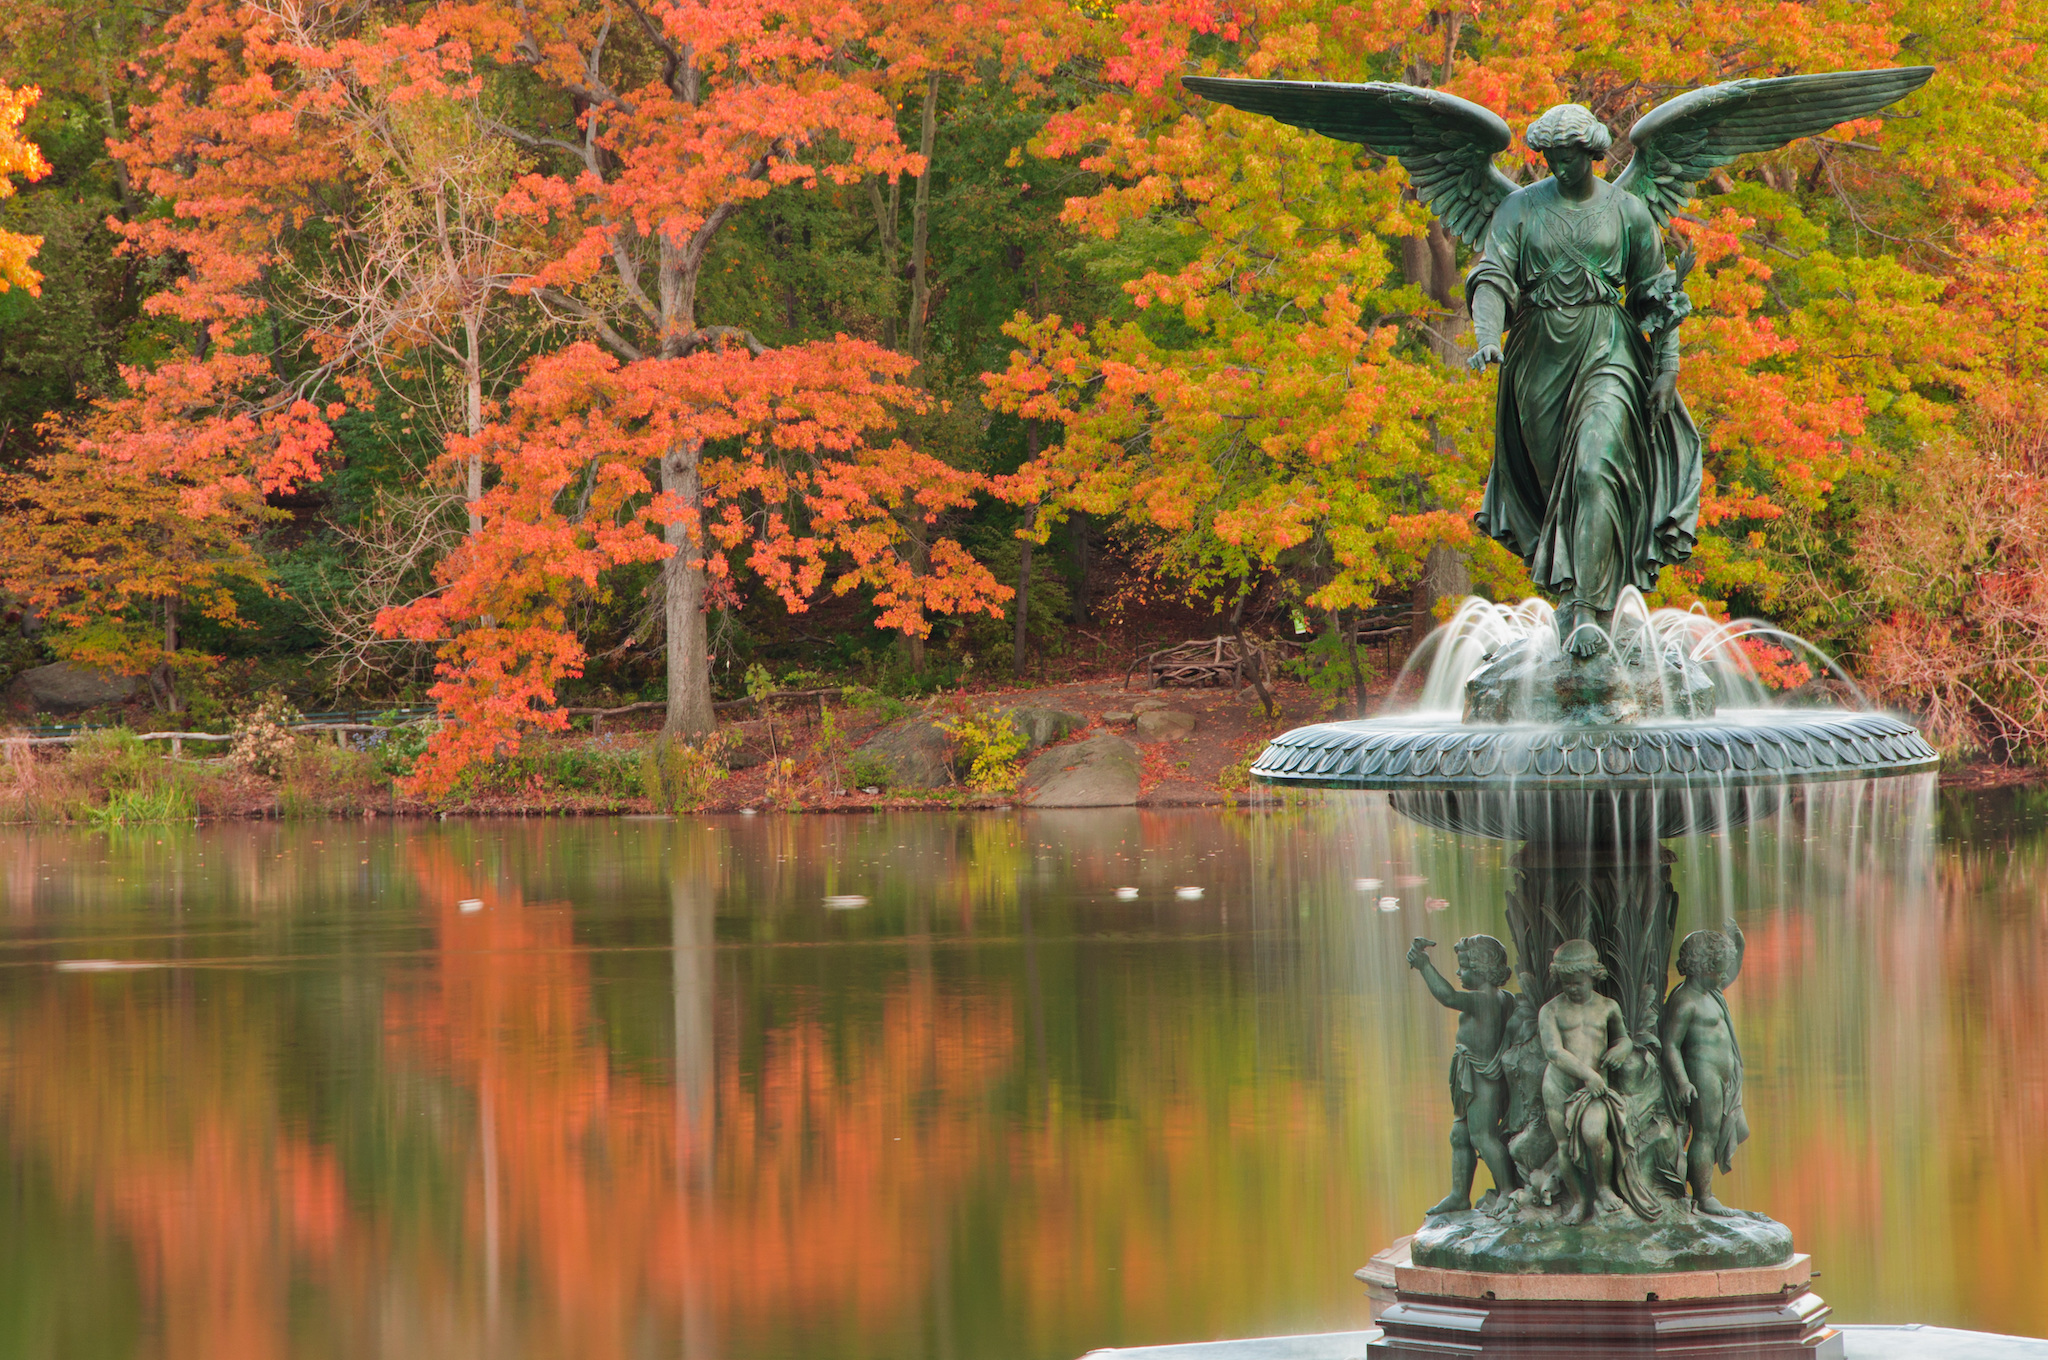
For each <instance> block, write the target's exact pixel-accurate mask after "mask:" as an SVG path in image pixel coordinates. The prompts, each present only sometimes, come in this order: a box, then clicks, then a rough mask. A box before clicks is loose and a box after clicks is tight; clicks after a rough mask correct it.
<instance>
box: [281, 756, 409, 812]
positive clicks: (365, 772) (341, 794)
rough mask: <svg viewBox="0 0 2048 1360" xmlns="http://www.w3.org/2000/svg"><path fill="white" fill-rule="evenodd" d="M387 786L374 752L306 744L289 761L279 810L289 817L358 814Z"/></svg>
mask: <svg viewBox="0 0 2048 1360" xmlns="http://www.w3.org/2000/svg"><path fill="white" fill-rule="evenodd" d="M384 787H385V781H384V773H383V769H382V767H381V765H380V763H379V761H378V759H377V757H376V755H375V754H373V753H372V752H369V751H350V750H346V749H344V748H342V747H339V746H329V745H328V744H326V743H325V742H306V743H304V744H303V745H302V746H301V747H300V749H299V750H297V751H295V752H294V753H293V754H292V755H291V757H290V758H289V759H288V760H286V761H285V764H284V769H283V773H282V775H281V776H280V782H279V787H278V791H277V806H278V811H279V812H280V813H281V814H282V815H284V816H286V817H321V816H326V815H327V814H329V813H334V812H355V811H357V810H358V809H360V808H362V807H363V806H364V805H365V804H367V803H369V802H370V801H371V800H372V799H374V798H375V797H376V796H377V795H378V794H380V793H382V792H383V791H384Z"/></svg>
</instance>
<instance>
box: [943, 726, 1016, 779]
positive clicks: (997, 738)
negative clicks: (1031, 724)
mask: <svg viewBox="0 0 2048 1360" xmlns="http://www.w3.org/2000/svg"><path fill="white" fill-rule="evenodd" d="M938 729H939V730H940V731H941V732H944V733H945V734H946V735H947V736H949V737H951V738H952V739H953V740H954V742H955V743H956V744H957V745H958V747H959V757H958V759H959V762H960V763H962V764H965V765H967V766H968V775H967V782H968V784H969V786H971V787H972V788H974V789H976V790H978V791H979V792H982V793H1008V792H1009V791H1010V790H1012V789H1014V788H1016V787H1017V779H1018V777H1019V776H1020V775H1021V774H1022V773H1023V771H1022V770H1020V769H1019V768H1018V766H1017V757H1019V756H1021V755H1023V754H1024V748H1025V747H1026V746H1027V745H1029V744H1030V743H1029V741H1028V739H1027V738H1026V737H1025V735H1024V734H1023V733H1022V732H1020V731H1018V730H1017V724H1015V723H1013V722H1011V721H1010V715H1009V714H1007V713H1003V712H1000V711H998V712H970V713H963V714H961V715H960V716H959V717H957V718H954V719H952V720H951V721H948V722H941V723H939V724H938Z"/></svg>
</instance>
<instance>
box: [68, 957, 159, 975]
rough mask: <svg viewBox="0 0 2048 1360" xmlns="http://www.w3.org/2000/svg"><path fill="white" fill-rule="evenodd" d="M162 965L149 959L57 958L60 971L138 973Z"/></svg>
mask: <svg viewBox="0 0 2048 1360" xmlns="http://www.w3.org/2000/svg"><path fill="white" fill-rule="evenodd" d="M161 967H163V965H162V964H161V963H157V962H155V961H154V960H150V959H59V960H57V971H58V972H60V973H139V972H141V971H142V970H143V969H145V968H161Z"/></svg>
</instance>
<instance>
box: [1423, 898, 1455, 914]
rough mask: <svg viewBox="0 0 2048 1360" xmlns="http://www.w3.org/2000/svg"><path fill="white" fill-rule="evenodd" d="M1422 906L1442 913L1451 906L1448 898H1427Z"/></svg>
mask: <svg viewBox="0 0 2048 1360" xmlns="http://www.w3.org/2000/svg"><path fill="white" fill-rule="evenodd" d="M1422 905H1423V906H1424V907H1426V908H1428V909H1429V910H1431V911H1442V910H1444V909H1445V908H1446V907H1448V906H1450V905H1451V904H1450V900H1449V899H1448V898H1442V897H1425V898H1424V899H1423V900H1422Z"/></svg>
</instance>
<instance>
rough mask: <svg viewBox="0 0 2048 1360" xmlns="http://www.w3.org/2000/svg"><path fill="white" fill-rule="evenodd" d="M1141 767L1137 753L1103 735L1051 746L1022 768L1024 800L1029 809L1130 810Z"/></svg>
mask: <svg viewBox="0 0 2048 1360" xmlns="http://www.w3.org/2000/svg"><path fill="white" fill-rule="evenodd" d="M1142 768H1143V762H1142V761H1141V760H1140V759H1139V756H1138V748H1137V747H1135V746H1133V745H1131V744H1130V743H1129V742H1127V741H1125V740H1124V739H1123V738H1122V737H1119V736H1115V735H1113V734H1111V733H1108V732H1105V733H1103V734H1102V735H1101V736H1096V737H1090V738H1088V739H1087V740H1086V741H1077V742H1075V743H1074V744H1073V745H1071V746H1055V747H1053V748H1052V749H1051V750H1049V751H1044V752H1041V753H1040V754H1039V756H1038V757H1037V758H1036V759H1035V760H1033V761H1032V762H1031V763H1030V764H1029V765H1027V766H1025V767H1024V778H1023V781H1022V785H1023V789H1024V801H1025V803H1026V804H1027V805H1029V806H1031V807H1041V808H1060V807H1074V808H1078V807H1133V806H1136V804H1137V801H1138V777H1139V773H1140V771H1141V769H1142Z"/></svg>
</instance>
